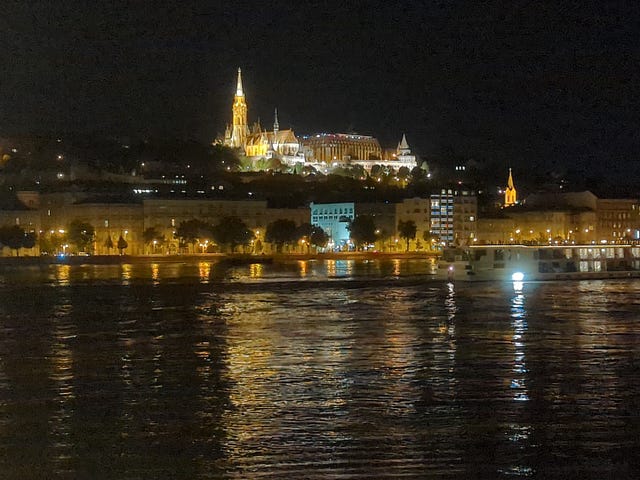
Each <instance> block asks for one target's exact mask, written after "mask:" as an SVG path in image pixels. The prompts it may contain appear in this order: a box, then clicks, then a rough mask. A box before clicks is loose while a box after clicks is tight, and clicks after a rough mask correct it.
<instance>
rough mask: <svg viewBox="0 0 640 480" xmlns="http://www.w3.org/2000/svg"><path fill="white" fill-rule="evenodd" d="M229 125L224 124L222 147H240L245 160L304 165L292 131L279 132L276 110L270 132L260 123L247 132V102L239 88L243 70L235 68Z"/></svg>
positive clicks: (298, 144) (297, 142)
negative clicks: (247, 158)
mask: <svg viewBox="0 0 640 480" xmlns="http://www.w3.org/2000/svg"><path fill="white" fill-rule="evenodd" d="M232 112H233V115H232V124H231V125H227V129H226V131H225V135H224V144H225V145H227V146H229V147H232V148H239V149H241V150H243V151H244V154H245V155H246V156H247V157H256V158H273V157H274V156H277V157H279V158H281V159H282V160H283V161H284V163H288V164H291V163H300V162H304V157H302V156H300V155H298V151H299V150H300V142H299V141H298V139H297V138H296V135H295V133H293V130H290V129H289V130H280V125H279V124H278V110H277V109H276V111H275V115H274V121H273V130H264V129H263V128H262V127H261V125H260V123H259V122H256V123H254V124H253V127H252V128H251V129H249V125H248V121H247V102H246V99H245V95H244V90H243V88H242V71H241V69H240V68H238V81H237V84H236V94H235V96H234V97H233V107H232Z"/></svg>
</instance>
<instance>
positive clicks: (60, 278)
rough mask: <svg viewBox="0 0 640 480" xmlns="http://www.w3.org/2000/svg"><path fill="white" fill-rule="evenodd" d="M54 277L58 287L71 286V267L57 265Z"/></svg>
mask: <svg viewBox="0 0 640 480" xmlns="http://www.w3.org/2000/svg"><path fill="white" fill-rule="evenodd" d="M53 268H54V272H55V273H54V277H55V280H56V282H57V283H58V285H69V277H70V273H71V266H70V265H55V266H54V267H53Z"/></svg>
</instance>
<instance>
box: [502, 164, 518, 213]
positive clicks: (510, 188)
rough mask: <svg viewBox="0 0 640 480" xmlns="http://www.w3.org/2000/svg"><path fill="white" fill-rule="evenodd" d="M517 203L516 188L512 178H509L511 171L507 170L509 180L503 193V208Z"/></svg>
mask: <svg viewBox="0 0 640 480" xmlns="http://www.w3.org/2000/svg"><path fill="white" fill-rule="evenodd" d="M516 202H517V197H516V187H515V186H514V185H513V177H512V176H511V169H509V179H508V180H507V188H506V189H505V191H504V206H505V207H510V206H512V205H515V204H516Z"/></svg>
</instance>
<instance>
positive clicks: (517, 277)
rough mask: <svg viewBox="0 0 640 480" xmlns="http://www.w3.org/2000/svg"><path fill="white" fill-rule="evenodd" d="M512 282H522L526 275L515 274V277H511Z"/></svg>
mask: <svg viewBox="0 0 640 480" xmlns="http://www.w3.org/2000/svg"><path fill="white" fill-rule="evenodd" d="M511 280H512V281H514V282H521V281H523V280H524V273H522V272H514V273H513V275H511Z"/></svg>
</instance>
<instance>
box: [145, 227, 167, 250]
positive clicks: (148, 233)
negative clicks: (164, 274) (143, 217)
mask: <svg viewBox="0 0 640 480" xmlns="http://www.w3.org/2000/svg"><path fill="white" fill-rule="evenodd" d="M142 239H143V241H144V244H145V245H153V250H152V253H155V249H156V245H162V244H163V243H164V240H165V238H164V235H163V234H161V233H160V232H159V231H158V230H157V229H156V228H155V227H149V228H147V229H146V230H145V231H144V232H142Z"/></svg>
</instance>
